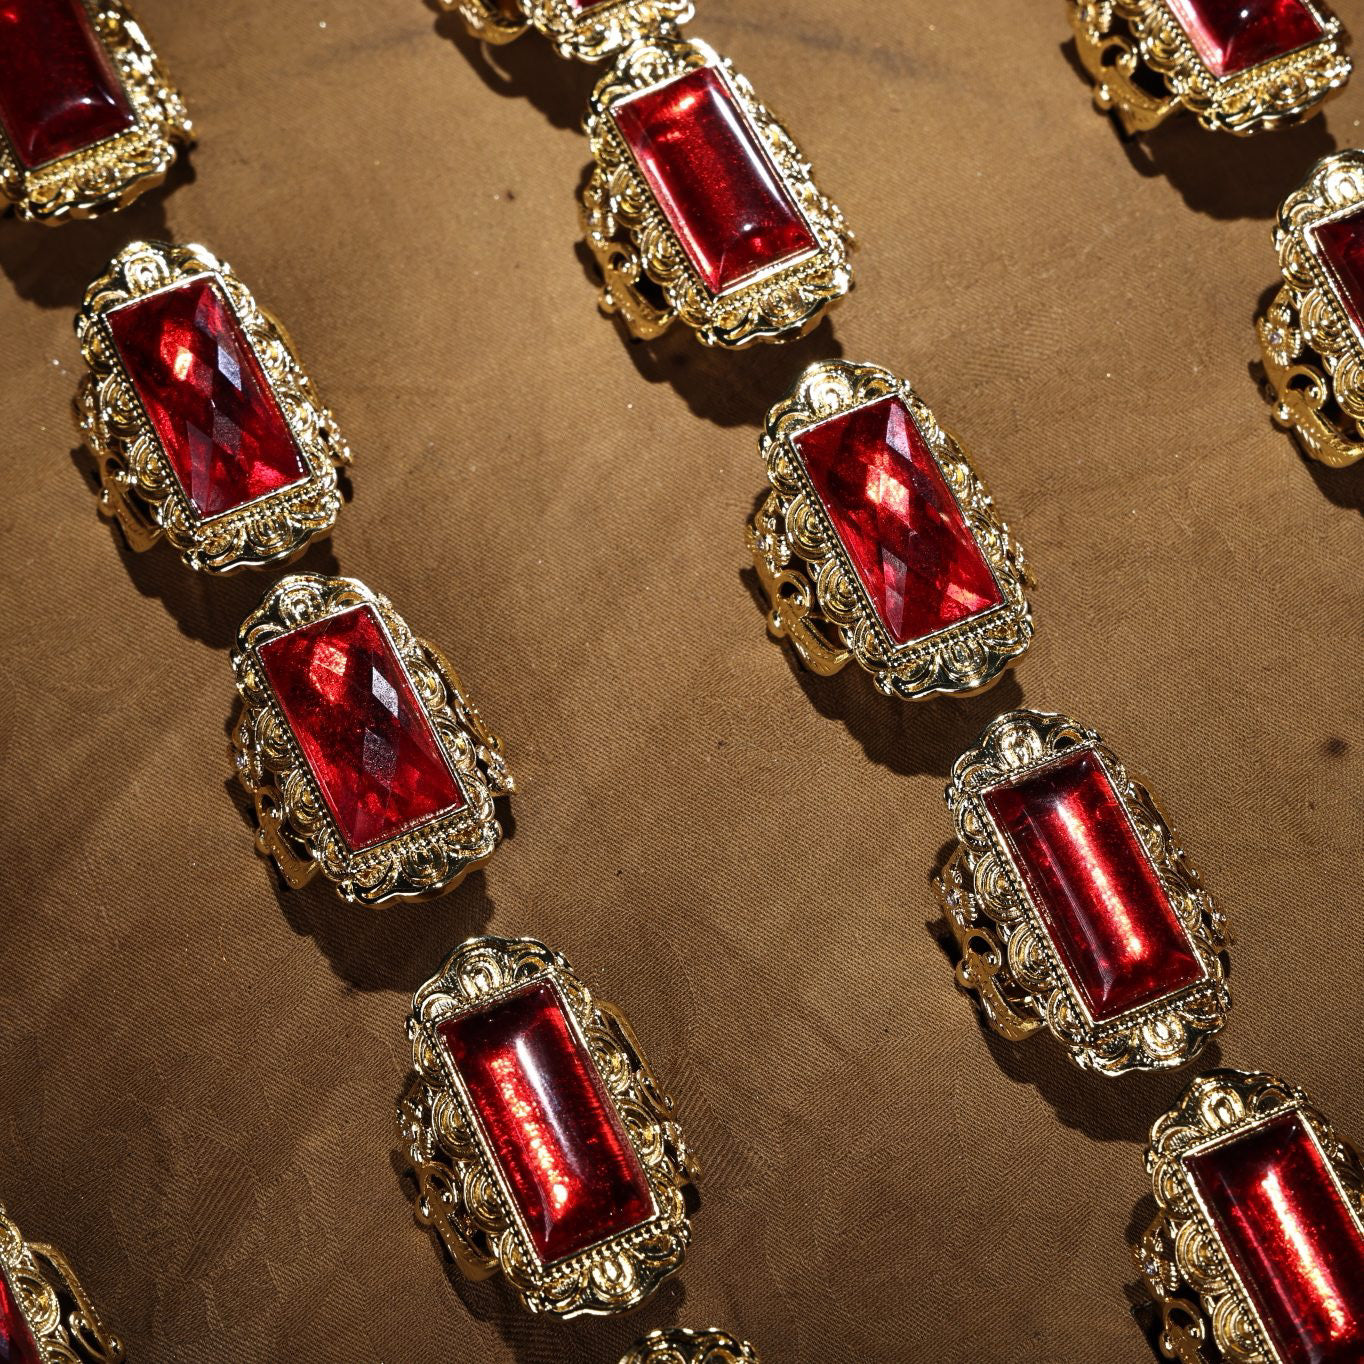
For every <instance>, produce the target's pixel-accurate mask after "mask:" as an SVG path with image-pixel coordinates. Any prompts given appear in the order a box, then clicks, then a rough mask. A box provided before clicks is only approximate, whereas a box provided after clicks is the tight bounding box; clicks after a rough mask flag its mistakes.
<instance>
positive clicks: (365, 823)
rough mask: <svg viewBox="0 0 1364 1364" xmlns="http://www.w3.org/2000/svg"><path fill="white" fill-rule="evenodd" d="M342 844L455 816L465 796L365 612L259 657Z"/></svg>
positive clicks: (275, 645)
mask: <svg viewBox="0 0 1364 1364" xmlns="http://www.w3.org/2000/svg"><path fill="white" fill-rule="evenodd" d="M259 653H260V661H261V666H262V667H263V668H264V669H265V676H266V678H267V679H268V681H269V683H270V686H271V689H272V690H273V691H274V693H275V697H276V698H277V699H278V701H279V704H280V709H281V710H283V712H284V718H285V720H287V721H288V724H289V728H290V729H291V730H292V731H293V735H294V738H295V739H297V740H298V746H299V748H301V749H302V750H303V756H304V758H305V759H306V760H307V763H308V766H309V768H310V769H311V770H312V774H313V776H314V777H315V778H316V780H317V784H318V786H319V787H320V788H321V791H322V798H323V800H325V801H326V803H327V809H328V810H330V811H331V814H332V818H333V819H334V820H335V821H336V824H337V827H338V829H339V830H340V832H341V837H342V838H344V839H345V840H346V842H347V843H348V844H349V845H350V847H351V848H352V849H354V850H356V851H360V850H361V849H364V848H372V847H374V845H375V844H376V843H383V842H384V841H385V840H387V839H390V838H396V837H397V836H398V835H399V834H401V833H405V832H407V830H409V829H414V828H416V827H417V826H418V825H420V824H425V823H427V822H428V821H429V820H432V819H435V818H436V816H437V815H442V814H445V813H446V812H448V811H450V810H458V809H460V808H461V807H462V806H463V805H464V794H463V792H462V791H461V790H460V788H459V783H458V782H457V781H456V780H455V776H454V773H453V772H452V771H451V770H450V764H449V762H448V761H447V760H446V757H445V750H444V749H443V748H442V747H441V744H440V740H439V739H438V738H437V736H436V732H435V730H434V729H433V728H432V726H431V721H430V718H429V717H428V716H427V714H426V711H425V710H424V709H423V708H422V705H421V702H420V701H418V700H417V697H416V694H415V693H414V692H413V690H412V684H411V682H409V681H408V678H407V671H406V669H405V668H404V667H403V665H402V662H401V661H400V660H399V658H398V655H397V654H396V653H395V652H394V649H393V646H392V644H390V643H389V639H388V635H387V633H386V632H385V630H384V628H383V625H382V624H381V623H380V621H379V617H378V616H377V615H376V614H375V612H374V609H373V608H372V607H369V606H356V607H352V608H351V609H350V610H349V611H343V612H341V613H340V615H336V616H327V617H326V618H325V619H323V620H318V621H314V622H313V623H312V624H311V625H305V626H303V627H302V628H301V629H298V630H293V631H290V633H289V634H287V635H280V636H279V637H278V638H276V639H272V640H271V641H270V642H269V643H268V644H263V645H261V647H260V650H259Z"/></svg>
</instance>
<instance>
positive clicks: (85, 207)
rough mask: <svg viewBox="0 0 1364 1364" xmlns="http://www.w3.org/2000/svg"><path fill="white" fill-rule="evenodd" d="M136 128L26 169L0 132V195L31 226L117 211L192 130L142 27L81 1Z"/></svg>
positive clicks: (162, 170)
mask: <svg viewBox="0 0 1364 1364" xmlns="http://www.w3.org/2000/svg"><path fill="white" fill-rule="evenodd" d="M81 3H83V4H84V5H85V7H86V9H87V10H88V11H89V13H90V22H91V26H92V28H93V30H94V34H95V37H96V38H97V40H98V41H99V42H100V43H102V44H103V46H104V49H105V51H106V52H107V53H108V54H109V60H110V62H111V64H112V65H113V69H114V72H115V74H116V75H117V76H118V78H119V80H120V81H121V82H122V85H123V89H124V92H125V93H126V94H127V96H128V102H129V103H130V104H131V106H132V109H133V113H134V115H135V116H136V118H137V122H136V123H135V124H134V126H133V127H131V128H129V129H128V130H127V131H126V132H122V133H119V134H118V135H117V136H115V137H111V138H106V139H105V140H104V141H103V142H97V143H95V144H94V145H92V146H89V147H82V148H80V150H78V151H75V152H72V153H71V154H70V155H69V156H64V157H61V158H60V159H59V160H56V161H49V162H48V163H47V164H46V165H43V166H37V167H26V166H25V165H24V164H23V163H22V162H21V161H20V160H19V157H18V155H17V154H16V153H15V151H14V148H13V147H12V146H11V145H10V144H9V140H8V139H7V138H6V137H5V135H4V130H3V128H0V191H3V193H4V195H5V197H6V198H8V199H10V200H12V201H13V203H14V209H15V212H16V213H17V214H18V215H19V216H20V217H21V218H26V219H28V220H29V221H31V222H38V223H61V222H65V221H67V220H69V219H72V218H89V217H92V216H93V215H94V214H96V213H101V212H105V211H107V210H114V209H119V208H123V207H125V206H126V205H128V204H130V203H132V201H133V200H134V199H136V198H137V197H138V195H140V194H143V193H145V192H146V191H147V190H149V189H153V188H155V187H156V186H157V185H159V184H161V182H162V181H163V180H165V178H166V173H167V171H169V170H170V168H171V165H172V164H173V163H174V161H175V158H176V155H177V148H178V147H180V146H187V145H188V144H189V142H190V141H191V139H192V136H193V131H194V129H193V126H192V125H191V123H190V121H189V116H188V115H187V114H186V112H185V105H184V101H183V100H182V99H181V98H180V93H179V91H178V90H176V88H175V87H174V86H173V85H172V84H171V83H170V81H169V79H168V78H167V76H166V73H165V71H164V70H163V69H162V66H161V62H160V60H159V59H158V58H157V55H156V53H155V52H154V51H152V47H151V44H150V43H148V41H147V39H146V35H145V34H144V33H143V32H142V26H141V25H140V24H139V23H138V22H137V20H136V19H134V18H133V15H132V12H131V11H130V10H129V9H128V7H127V5H125V4H123V3H122V0H81Z"/></svg>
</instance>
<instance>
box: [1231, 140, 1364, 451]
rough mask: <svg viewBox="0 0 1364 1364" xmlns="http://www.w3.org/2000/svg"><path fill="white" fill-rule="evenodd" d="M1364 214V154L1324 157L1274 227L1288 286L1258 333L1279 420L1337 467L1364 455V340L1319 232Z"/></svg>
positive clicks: (1304, 445)
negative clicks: (1319, 246) (1319, 243)
mask: <svg viewBox="0 0 1364 1364" xmlns="http://www.w3.org/2000/svg"><path fill="white" fill-rule="evenodd" d="M1362 210H1364V151H1361V150H1358V149H1351V150H1349V151H1343V152H1336V153H1334V154H1332V155H1331V156H1327V157H1323V158H1322V160H1320V161H1318V162H1317V164H1316V165H1315V166H1314V167H1313V168H1312V170H1311V173H1310V174H1309V175H1308V177H1307V179H1306V181H1305V182H1304V183H1303V185H1302V186H1301V188H1299V189H1297V190H1295V191H1294V192H1293V193H1292V194H1290V195H1289V196H1288V198H1287V199H1285V200H1284V202H1283V205H1282V206H1281V207H1280V209H1279V220H1278V223H1277V224H1276V225H1275V228H1274V247H1275V249H1276V250H1277V251H1278V253H1279V266H1280V269H1281V270H1282V272H1283V284H1282V285H1281V287H1280V289H1279V292H1278V293H1277V294H1276V295H1275V297H1274V301H1273V302H1272V303H1271V304H1270V306H1269V307H1268V308H1267V309H1266V310H1265V314H1264V316H1263V317H1261V318H1259V319H1257V321H1256V324H1255V330H1256V333H1257V334H1258V336H1259V338H1260V351H1261V353H1262V354H1263V356H1264V364H1265V375H1266V378H1267V380H1268V383H1269V388H1270V391H1271V393H1272V395H1273V399H1274V404H1275V406H1274V420H1275V421H1276V422H1278V423H1279V425H1281V426H1283V427H1286V428H1287V429H1289V430H1291V431H1292V432H1293V434H1294V436H1295V437H1296V438H1297V440H1298V443H1299V444H1300V445H1301V446H1302V448H1303V450H1304V451H1305V452H1306V453H1307V454H1308V455H1309V456H1310V457H1311V458H1312V459H1315V460H1320V461H1321V462H1322V463H1323V464H1328V465H1330V466H1331V467H1332V468H1337V469H1339V468H1343V467H1344V466H1345V465H1347V464H1353V463H1354V462H1355V461H1356V460H1358V459H1360V458H1361V457H1364V342H1361V338H1360V334H1359V331H1358V329H1357V328H1356V327H1355V325H1354V323H1353V321H1352V320H1351V317H1350V313H1349V310H1348V309H1347V308H1346V306H1345V303H1344V301H1343V299H1342V298H1341V296H1340V294H1339V293H1338V292H1337V290H1336V287H1335V285H1334V284H1333V282H1332V279H1331V273H1330V270H1329V269H1328V267H1327V265H1326V263H1325V262H1324V261H1323V260H1322V258H1321V256H1320V255H1318V253H1317V252H1316V250H1315V249H1314V247H1313V245H1312V233H1313V231H1314V229H1316V228H1317V227H1320V226H1321V225H1322V224H1323V223H1326V222H1328V221H1330V220H1332V219H1335V218H1340V217H1345V216H1347V215H1349V214H1353V213H1358V212H1360V211H1362Z"/></svg>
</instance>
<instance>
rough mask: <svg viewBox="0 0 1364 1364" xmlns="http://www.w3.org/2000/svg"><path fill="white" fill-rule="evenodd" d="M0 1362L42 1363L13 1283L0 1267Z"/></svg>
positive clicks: (6, 1363)
mask: <svg viewBox="0 0 1364 1364" xmlns="http://www.w3.org/2000/svg"><path fill="white" fill-rule="evenodd" d="M0 1364H43V1360H42V1356H41V1355H40V1354H39V1353H38V1342H37V1341H36V1340H34V1338H33V1328H32V1327H31V1326H29V1324H28V1319H27V1318H26V1317H25V1316H24V1314H23V1311H22V1310H21V1309H20V1307H19V1299H18V1296H17V1295H16V1294H15V1291H14V1285H13V1284H12V1283H11V1282H10V1280H9V1277H8V1276H7V1275H6V1273H5V1271H4V1269H3V1267H0Z"/></svg>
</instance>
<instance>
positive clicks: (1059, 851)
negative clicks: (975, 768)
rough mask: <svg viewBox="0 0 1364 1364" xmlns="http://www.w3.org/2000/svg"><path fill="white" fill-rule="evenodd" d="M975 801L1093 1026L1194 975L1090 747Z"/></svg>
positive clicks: (1182, 937) (1166, 903)
mask: <svg viewBox="0 0 1364 1364" xmlns="http://www.w3.org/2000/svg"><path fill="white" fill-rule="evenodd" d="M983 799H984V802H985V808H986V809H987V810H988V811H989V813H990V816H991V818H992V819H993V820H994V822H995V824H996V825H997V827H998V828H999V831H1000V833H1001V834H1002V835H1003V837H1004V841H1005V843H1006V845H1007V847H1008V850H1009V855H1010V858H1011V860H1012V862H1013V864H1014V867H1015V869H1016V870H1017V872H1018V874H1019V875H1020V876H1021V877H1022V879H1023V882H1024V884H1025V885H1026V886H1027V888H1028V893H1029V895H1030V896H1031V898H1032V901H1033V903H1034V904H1035V905H1036V906H1037V910H1038V913H1039V914H1040V916H1041V918H1042V922H1043V925H1044V927H1045V929H1046V932H1047V935H1048V937H1050V939H1051V941H1052V943H1053V945H1054V946H1055V948H1056V951H1057V955H1058V956H1059V957H1060V959H1061V962H1062V964H1063V966H1064V967H1065V970H1066V973H1067V975H1069V976H1070V978H1071V980H1072V981H1073V982H1074V984H1075V988H1076V989H1077V990H1078V991H1079V992H1080V996H1081V998H1082V999H1083V1000H1084V1003H1085V1007H1086V1008H1087V1009H1088V1011H1089V1014H1090V1017H1091V1018H1092V1019H1093V1020H1094V1021H1095V1022H1096V1023H1102V1022H1105V1021H1106V1020H1108V1019H1111V1018H1115V1017H1117V1016H1118V1015H1119V1014H1124V1013H1126V1012H1127V1011H1128V1010H1129V1009H1136V1008H1139V1007H1140V1006H1141V1005H1143V1004H1150V1003H1152V1002H1153V1001H1155V1000H1157V999H1162V998H1164V997H1165V996H1166V995H1170V994H1173V993H1174V992H1175V991H1176V990H1181V989H1183V988H1184V987H1185V986H1188V985H1192V984H1193V983H1194V982H1195V981H1198V980H1201V979H1202V978H1203V977H1204V974H1205V973H1204V970H1203V965H1202V963H1201V962H1200V961H1199V959H1198V956H1197V954H1196V953H1195V951H1194V949H1193V944H1192V943H1191V942H1190V939H1189V935H1188V934H1187V932H1185V930H1184V927H1183V925H1182V924H1181V923H1180V920H1179V916H1178V915H1177V914H1176V913H1175V910H1174V907H1173V905H1171V903H1170V898H1169V896H1168V895H1167V894H1166V893H1165V888H1164V887H1163V886H1162V885H1161V883H1160V877H1159V876H1158V875H1157V874H1156V869H1155V867H1154V865H1153V864H1152V862H1151V859H1150V857H1148V856H1147V854H1146V850H1145V849H1144V848H1143V847H1142V845H1141V842H1140V840H1139V839H1138V838H1137V833H1136V830H1135V828H1134V827H1133V825H1132V820H1131V817H1130V816H1129V815H1128V813H1127V810H1126V808H1125V807H1124V805H1123V803H1122V800H1121V799H1120V798H1119V796H1118V793H1117V791H1116V790H1114V787H1113V783H1112V781H1111V780H1110V779H1109V776H1108V773H1107V772H1106V771H1105V770H1104V767H1103V764H1102V763H1101V762H1100V761H1099V759H1098V758H1097V757H1095V755H1094V753H1093V752H1092V751H1091V750H1088V749H1085V750H1082V751H1080V752H1078V753H1074V754H1070V755H1067V756H1066V757H1063V758H1058V759H1057V760H1056V761H1055V762H1052V763H1048V764H1047V765H1046V766H1045V767H1042V768H1039V769H1038V770H1037V771H1036V772H1033V773H1030V774H1029V775H1027V776H1025V777H1022V778H1020V779H1019V780H1017V781H1013V782H1006V783H1003V784H1001V785H999V786H994V787H991V788H990V789H989V790H988V791H986V792H985V793H984V797H983Z"/></svg>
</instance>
